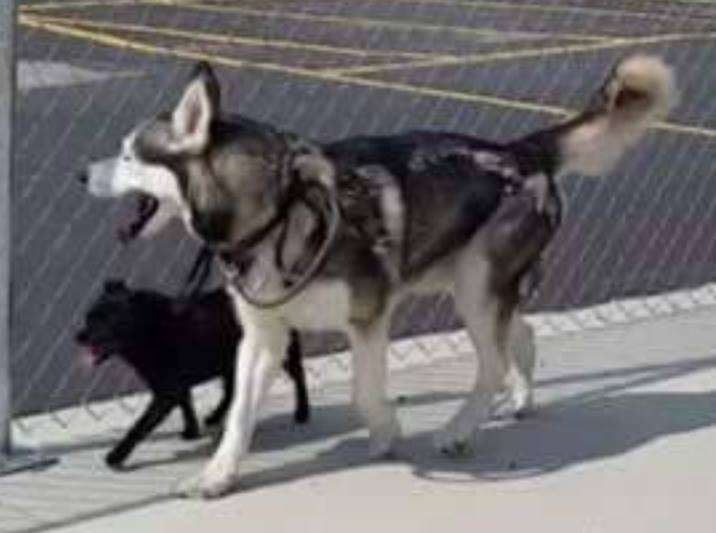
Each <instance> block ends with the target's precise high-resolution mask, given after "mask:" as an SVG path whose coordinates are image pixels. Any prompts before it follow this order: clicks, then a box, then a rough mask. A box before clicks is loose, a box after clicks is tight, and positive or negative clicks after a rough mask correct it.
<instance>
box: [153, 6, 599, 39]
mask: <svg viewBox="0 0 716 533" xmlns="http://www.w3.org/2000/svg"><path fill="white" fill-rule="evenodd" d="M142 1H143V2H144V3H147V4H154V5H165V6H176V7H183V8H188V9H195V10H200V11H217V12H226V13H240V14H244V15H248V16H257V17H271V18H282V19H286V20H300V21H304V22H323V23H326V24H342V25H349V26H358V27H365V28H388V29H395V30H403V31H415V30H419V31H426V32H449V33H455V34H464V35H477V36H480V37H491V36H496V35H500V34H501V33H502V32H500V31H499V30H494V29H484V28H469V27H466V26H445V25H440V24H425V23H420V22H417V21H408V22H396V21H394V20H386V19H377V18H365V17H347V16H339V15H321V14H314V13H290V12H287V11H277V10H273V11H271V10H267V9H253V8H247V7H239V6H236V5H234V4H223V3H210V4H209V3H199V2H194V1H192V0H142ZM514 33H522V34H527V35H534V37H535V38H544V37H553V38H557V39H582V40H585V41H586V40H594V41H602V40H604V39H605V37H602V36H595V35H580V34H565V33H559V34H554V35H552V34H549V33H534V34H533V33H532V32H514Z"/></svg>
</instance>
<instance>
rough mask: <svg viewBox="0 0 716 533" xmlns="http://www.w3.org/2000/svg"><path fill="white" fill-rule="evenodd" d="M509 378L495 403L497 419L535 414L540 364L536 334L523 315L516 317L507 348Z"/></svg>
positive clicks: (515, 315) (517, 314)
mask: <svg viewBox="0 0 716 533" xmlns="http://www.w3.org/2000/svg"><path fill="white" fill-rule="evenodd" d="M505 355H506V356H507V357H508V364H507V375H506V376H505V387H504V394H501V395H500V397H499V398H498V399H499V402H495V403H494V404H493V411H494V415H495V416H497V417H503V416H514V417H515V418H522V417H524V416H527V415H529V414H531V413H532V411H533V409H534V403H533V402H534V400H533V392H532V388H533V376H534V368H535V362H536V347H535V341H534V331H533V329H532V326H530V325H529V324H528V323H527V322H526V321H525V319H524V318H523V317H522V315H521V314H520V313H519V312H515V313H514V314H513V315H512V320H511V322H510V336H509V340H508V345H507V352H506V354H505Z"/></svg>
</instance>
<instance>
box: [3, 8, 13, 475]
mask: <svg viewBox="0 0 716 533" xmlns="http://www.w3.org/2000/svg"><path fill="white" fill-rule="evenodd" d="M14 7H15V6H14V3H13V1H12V0H2V1H0V462H1V461H2V458H3V456H7V455H9V453H10V415H11V409H10V399H11V393H10V264H11V260H10V257H11V248H10V244H11V237H10V235H11V234H10V199H11V197H12V187H11V176H12V124H13V103H14V101H15V100H14V95H15V46H14V42H15V36H14V35H15V32H14V30H15V28H14V26H15V9H14Z"/></svg>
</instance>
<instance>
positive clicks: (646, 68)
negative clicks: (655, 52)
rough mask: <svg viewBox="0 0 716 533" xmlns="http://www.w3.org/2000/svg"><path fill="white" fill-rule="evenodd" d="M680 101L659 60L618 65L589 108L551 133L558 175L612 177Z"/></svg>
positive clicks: (633, 59)
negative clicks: (629, 152)
mask: <svg viewBox="0 0 716 533" xmlns="http://www.w3.org/2000/svg"><path fill="white" fill-rule="evenodd" d="M676 100H677V89H676V82H675V79H674V74H673V72H672V70H671V68H669V67H668V66H667V65H666V64H665V63H664V62H663V61H662V60H661V59H660V58H658V57H653V56H646V55H635V56H631V57H629V58H626V59H624V60H623V61H620V62H619V63H617V64H616V65H615V67H614V68H613V69H612V72H611V74H610V76H609V77H608V79H607V80H606V82H605V83H604V85H602V87H601V88H600V89H599V91H597V93H596V94H595V95H594V97H593V99H592V102H591V104H590V105H589V106H588V108H587V109H585V110H584V111H583V112H582V113H580V114H579V115H578V116H577V117H575V118H573V119H571V120H569V121H567V122H565V123H563V124H560V125H558V126H556V127H555V128H552V129H550V130H546V131H543V132H540V133H538V134H536V135H533V136H531V137H532V140H537V139H536V137H540V134H542V135H545V134H546V135H547V136H548V137H549V138H550V139H549V140H550V142H549V144H551V145H552V147H553V148H554V149H555V150H556V152H557V153H556V154H555V155H556V159H557V161H556V165H555V166H556V167H557V168H556V170H557V172H559V173H565V172H578V173H580V174H584V175H589V176H598V175H603V174H606V173H608V172H609V171H610V170H611V168H612V167H613V166H614V165H615V164H616V163H617V161H618V160H619V159H620V158H621V156H622V155H623V154H624V152H626V150H627V149H628V148H630V147H631V146H633V145H634V144H636V143H637V142H638V141H639V140H640V139H641V138H642V137H643V135H644V134H645V133H646V131H647V129H648V128H649V127H650V126H652V125H653V124H654V123H655V122H657V121H659V120H661V119H662V118H664V117H665V116H666V114H667V113H668V112H669V110H670V109H671V108H672V107H673V105H674V104H675V103H676Z"/></svg>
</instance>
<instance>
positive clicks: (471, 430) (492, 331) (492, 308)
mask: <svg viewBox="0 0 716 533" xmlns="http://www.w3.org/2000/svg"><path fill="white" fill-rule="evenodd" d="M471 251H472V252H473V253H471V254H468V253H463V254H462V256H461V257H460V258H458V260H457V263H456V270H455V305H456V308H457V310H458V312H459V313H460V315H461V316H462V318H463V320H464V322H465V327H466V328H467V332H468V334H469V335H470V338H471V339H472V342H473V344H474V346H475V351H476V355H477V376H476V379H475V385H474V388H473V390H472V392H471V393H470V394H469V396H468V397H467V399H466V400H465V402H464V404H463V405H462V407H461V408H460V409H459V410H458V412H457V413H456V414H455V416H453V418H452V419H451V420H450V421H449V422H448V423H447V425H446V426H445V428H444V429H443V430H442V431H440V432H439V433H438V434H437V435H436V436H435V446H436V448H437V449H438V450H439V451H441V452H443V453H445V454H448V455H458V454H463V453H466V452H468V451H469V450H470V449H471V448H472V444H473V443H474V440H475V437H476V433H477V430H478V429H479V427H480V425H481V424H483V423H484V422H485V421H487V419H488V418H489V416H490V412H491V405H492V400H493V398H494V396H495V394H496V393H497V392H498V391H499V390H500V388H501V387H502V385H503V383H504V379H505V372H506V370H505V369H506V357H505V353H504V349H503V348H502V347H501V344H503V343H501V342H500V335H501V329H504V328H506V327H507V324H504V323H503V322H504V319H503V316H504V312H503V307H502V306H503V302H502V301H501V298H500V296H499V295H498V294H496V293H494V292H493V291H492V290H491V289H490V275H491V265H490V263H489V260H488V259H486V258H485V257H484V256H483V255H481V254H479V253H474V252H475V251H474V250H471ZM466 252H468V250H466ZM508 316H509V315H508Z"/></svg>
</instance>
